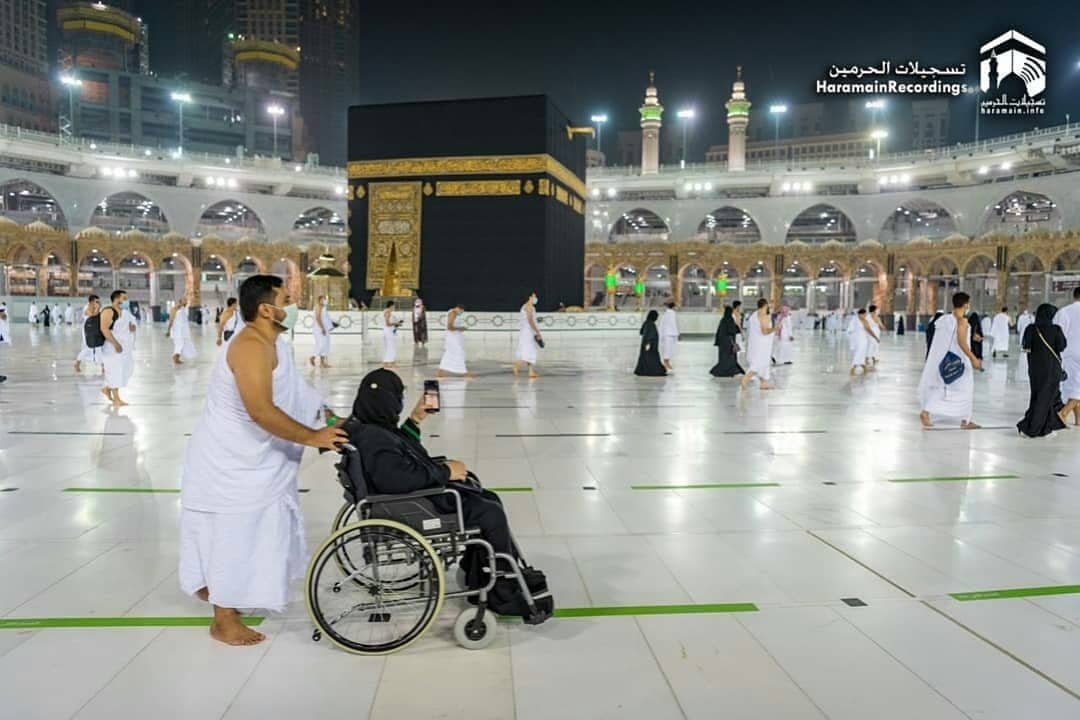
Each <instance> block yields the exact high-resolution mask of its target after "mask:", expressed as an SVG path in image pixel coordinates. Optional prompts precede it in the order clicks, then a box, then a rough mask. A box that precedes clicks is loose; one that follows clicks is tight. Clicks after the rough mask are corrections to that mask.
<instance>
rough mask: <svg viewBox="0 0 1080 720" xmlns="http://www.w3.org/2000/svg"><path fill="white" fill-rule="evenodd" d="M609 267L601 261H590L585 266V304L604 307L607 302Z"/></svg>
mask: <svg viewBox="0 0 1080 720" xmlns="http://www.w3.org/2000/svg"><path fill="white" fill-rule="evenodd" d="M606 277H607V268H606V267H605V266H604V265H603V263H600V262H592V263H589V264H588V265H587V266H586V268H585V277H584V281H585V295H584V298H585V306H586V307H604V306H605V304H606V300H605V297H606V295H607V287H606V285H605V278H606Z"/></svg>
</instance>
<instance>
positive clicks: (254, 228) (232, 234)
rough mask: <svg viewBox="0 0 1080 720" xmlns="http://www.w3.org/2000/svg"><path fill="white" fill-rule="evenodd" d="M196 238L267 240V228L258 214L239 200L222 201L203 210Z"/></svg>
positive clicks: (197, 224) (197, 226)
mask: <svg viewBox="0 0 1080 720" xmlns="http://www.w3.org/2000/svg"><path fill="white" fill-rule="evenodd" d="M195 237H199V238H201V237H205V238H207V239H209V238H210V237H216V238H219V239H221V240H226V241H236V240H243V239H246V238H254V239H256V240H258V241H260V242H264V241H265V240H266V237H267V235H266V226H265V224H264V223H263V221H262V218H260V217H259V215H258V213H256V212H255V211H254V210H252V209H251V208H250V207H248V206H247V205H245V204H244V203H242V202H240V201H239V200H221V201H219V202H216V203H214V204H213V205H210V206H209V207H207V208H206V209H205V210H203V212H202V215H200V216H199V221H198V222H197V223H196V225H195Z"/></svg>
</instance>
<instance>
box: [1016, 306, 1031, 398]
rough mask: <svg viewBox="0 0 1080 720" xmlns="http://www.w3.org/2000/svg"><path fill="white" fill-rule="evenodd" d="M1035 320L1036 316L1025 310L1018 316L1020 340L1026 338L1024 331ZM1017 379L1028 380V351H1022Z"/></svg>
mask: <svg viewBox="0 0 1080 720" xmlns="http://www.w3.org/2000/svg"><path fill="white" fill-rule="evenodd" d="M1033 322H1035V316H1034V315H1032V314H1031V313H1029V312H1028V311H1027V310H1025V311H1024V312H1023V313H1021V315H1020V317H1018V318H1016V335H1017V337H1019V338H1020V341H1021V342H1023V340H1024V331H1025V330H1027V329H1028V326H1029V325H1031V324H1032V323H1033ZM1016 381H1017V382H1028V381H1029V378H1028V354H1027V353H1026V352H1021V353H1020V361H1019V362H1018V363H1017V364H1016Z"/></svg>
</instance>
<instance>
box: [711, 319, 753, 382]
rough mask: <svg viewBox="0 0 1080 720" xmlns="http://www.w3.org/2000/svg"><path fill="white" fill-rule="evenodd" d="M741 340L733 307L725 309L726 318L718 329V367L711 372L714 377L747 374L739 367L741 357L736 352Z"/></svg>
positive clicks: (715, 342) (715, 366)
mask: <svg viewBox="0 0 1080 720" xmlns="http://www.w3.org/2000/svg"><path fill="white" fill-rule="evenodd" d="M738 338H739V326H738V325H736V324H735V314H734V312H733V311H732V309H731V307H730V306H729V307H725V308H724V317H723V319H722V320H721V321H720V326H719V327H718V328H716V340H715V341H714V342H713V345H715V346H716V365H714V366H713V368H712V370H710V371H709V372H710V373H711V374H712V375H713V377H735V376H736V375H743V374H745V372H746V371H745V370H743V369H742V368H741V367H739V356H738V352H737V351H736V349H735V348H736V347H737V345H736V343H737V342H738Z"/></svg>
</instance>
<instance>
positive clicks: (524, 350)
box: [517, 305, 540, 365]
mask: <svg viewBox="0 0 1080 720" xmlns="http://www.w3.org/2000/svg"><path fill="white" fill-rule="evenodd" d="M527 307H528V306H527V305H522V306H521V311H520V312H519V313H518V316H519V318H520V319H519V320H518V322H519V323H520V327H519V329H518V346H517V359H518V361H520V362H527V363H529V364H530V365H535V364H536V356H537V355H538V353H539V350H540V348H539V346H538V345H537V344H536V336H535V335H534V334H533V329H532V328H531V327H529V312H528V310H526V308H527ZM533 312H534V313H535V310H534V311H533Z"/></svg>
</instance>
